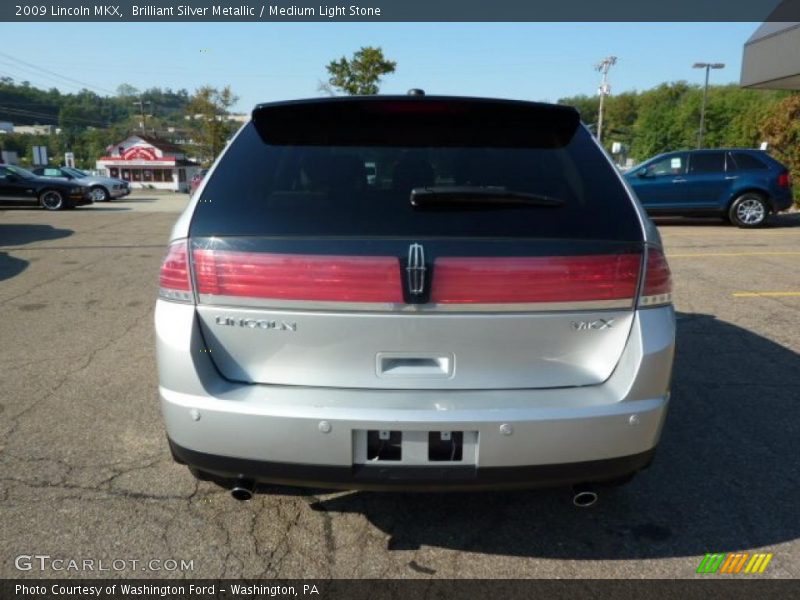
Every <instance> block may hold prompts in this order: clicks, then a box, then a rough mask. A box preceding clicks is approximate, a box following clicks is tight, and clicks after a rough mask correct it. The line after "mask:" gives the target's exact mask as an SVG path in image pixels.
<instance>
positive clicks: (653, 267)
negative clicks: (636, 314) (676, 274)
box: [639, 248, 672, 308]
mask: <svg viewBox="0 0 800 600" xmlns="http://www.w3.org/2000/svg"><path fill="white" fill-rule="evenodd" d="M667 304H672V274H671V273H670V270H669V265H668V264H667V259H666V257H665V256H664V253H663V252H662V251H661V250H659V249H658V248H648V251H647V265H646V267H645V272H644V285H643V286H642V295H641V296H640V297H639V306H640V307H643V308H644V307H653V306H665V305H667Z"/></svg>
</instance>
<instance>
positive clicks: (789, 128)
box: [761, 95, 800, 178]
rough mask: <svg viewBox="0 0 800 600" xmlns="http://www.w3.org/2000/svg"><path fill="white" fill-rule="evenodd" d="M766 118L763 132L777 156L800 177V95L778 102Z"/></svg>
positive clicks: (762, 127)
mask: <svg viewBox="0 0 800 600" xmlns="http://www.w3.org/2000/svg"><path fill="white" fill-rule="evenodd" d="M770 113H771V114H770V115H769V116H768V117H767V118H766V119H765V120H764V122H763V124H762V126H761V132H762V134H763V136H764V139H765V140H766V141H767V142H769V145H770V147H771V149H772V151H773V152H774V154H775V157H776V158H777V159H778V160H780V161H781V162H782V163H784V164H785V165H786V166H787V167H789V169H790V170H791V171H792V174H793V175H794V177H795V178H800V95H795V96H789V97H788V98H784V99H783V100H782V101H780V102H778V104H776V105H775V106H774V107H773V108H772V110H771V111H770Z"/></svg>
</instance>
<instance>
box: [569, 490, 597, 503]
mask: <svg viewBox="0 0 800 600" xmlns="http://www.w3.org/2000/svg"><path fill="white" fill-rule="evenodd" d="M596 502H597V492H596V491H595V490H594V487H592V486H589V485H578V486H575V487H574V488H573V495H572V504H573V505H575V506H577V507H578V508H589V507H590V506H594V504H595V503H596Z"/></svg>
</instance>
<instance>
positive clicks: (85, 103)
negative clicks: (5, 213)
mask: <svg viewBox="0 0 800 600" xmlns="http://www.w3.org/2000/svg"><path fill="white" fill-rule="evenodd" d="M26 83H27V82H20V83H17V82H15V81H14V80H13V79H12V78H10V77H0V121H10V122H12V123H14V124H15V125H52V126H54V127H57V128H59V129H60V130H61V133H60V134H59V135H51V136H30V135H17V134H4V135H0V147H2V148H3V149H4V150H11V151H16V152H17V153H18V154H19V156H20V159H21V160H23V161H28V162H29V161H30V160H31V156H32V150H31V148H32V147H33V146H34V145H43V146H47V147H48V153H49V155H50V157H51V160H52V161H53V162H54V163H58V164H60V163H61V162H63V156H64V153H65V152H74V153H75V159H76V163H77V165H78V166H79V167H82V168H94V166H95V161H96V160H97V158H98V157H100V156H102V155H103V154H104V153H105V149H106V148H107V147H108V146H109V145H111V144H115V143H117V142H119V141H120V140H122V139H124V138H125V137H127V136H128V134H129V133H130V132H132V131H133V130H135V129H137V128H138V127H139V122H140V120H141V118H140V115H139V112H140V109H139V106H138V105H135V104H134V103H135V102H138V101H140V100H141V101H143V102H145V113H146V115H148V116H147V117H146V124H147V128H148V131H150V130H151V129H154V128H155V129H162V130H163V129H166V128H167V127H169V126H176V127H182V126H184V124H185V120H184V116H185V115H186V108H187V105H188V104H189V92H188V91H187V90H183V89H181V90H178V91H173V90H171V89H169V88H167V89H163V90H162V89H161V88H157V87H155V88H150V89H147V90H145V91H144V92H139V90H137V89H136V88H134V87H133V86H130V85H128V84H122V85H120V86H119V87H118V88H117V92H118V94H117V96H99V95H98V94H95V93H94V92H92V91H89V90H81V91H79V92H76V93H73V94H62V93H61V92H59V91H58V90H57V89H50V90H47V91H45V90H41V89H38V88H34V87H31V86H30V84H27V85H26ZM148 102H149V104H148ZM23 164H25V163H23Z"/></svg>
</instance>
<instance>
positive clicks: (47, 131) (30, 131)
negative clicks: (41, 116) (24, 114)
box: [14, 125, 60, 135]
mask: <svg viewBox="0 0 800 600" xmlns="http://www.w3.org/2000/svg"><path fill="white" fill-rule="evenodd" d="M54 131H55V133H58V132H59V131H60V130H59V129H57V128H55V127H54V126H53V125H14V133H22V134H26V135H53V132H54Z"/></svg>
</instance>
